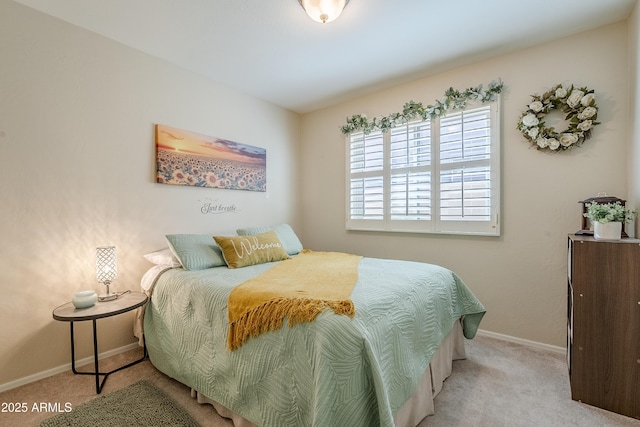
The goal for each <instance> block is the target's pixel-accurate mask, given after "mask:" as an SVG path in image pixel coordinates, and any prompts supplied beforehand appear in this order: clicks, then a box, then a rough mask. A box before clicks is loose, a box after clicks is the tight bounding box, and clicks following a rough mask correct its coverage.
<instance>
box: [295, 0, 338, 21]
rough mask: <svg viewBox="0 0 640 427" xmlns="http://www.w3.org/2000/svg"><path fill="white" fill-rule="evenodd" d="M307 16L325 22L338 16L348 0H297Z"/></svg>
mask: <svg viewBox="0 0 640 427" xmlns="http://www.w3.org/2000/svg"><path fill="white" fill-rule="evenodd" d="M298 2H299V3H300V6H302V8H303V9H304V11H305V12H307V15H309V18H311V19H313V20H314V21H316V22H320V23H322V24H326V23H327V22H331V21H333V20H335V19H336V18H338V16H340V14H341V13H342V10H343V9H344V8H345V6H346V5H347V3H349V0H298Z"/></svg>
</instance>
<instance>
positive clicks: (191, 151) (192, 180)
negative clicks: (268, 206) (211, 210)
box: [156, 125, 267, 191]
mask: <svg viewBox="0 0 640 427" xmlns="http://www.w3.org/2000/svg"><path fill="white" fill-rule="evenodd" d="M156 152H157V174H156V177H157V181H158V182H159V183H162V184H173V185H190V186H196V187H212V188H227V189H234V190H251V191H266V185H267V184H266V172H267V164H266V163H267V151H266V150H265V149H264V148H260V147H254V146H252V145H246V144H240V143H237V142H234V141H229V140H225V139H221V138H216V137H211V136H206V135H200V134H197V133H194V132H189V131H186V130H181V129H176V128H172V127H169V126H164V125H156Z"/></svg>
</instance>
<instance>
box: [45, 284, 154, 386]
mask: <svg viewBox="0 0 640 427" xmlns="http://www.w3.org/2000/svg"><path fill="white" fill-rule="evenodd" d="M147 300H148V298H147V296H146V295H145V294H143V293H141V292H127V293H125V294H122V295H120V296H119V297H118V298H117V299H115V300H112V301H106V302H97V303H96V304H95V305H94V306H92V307H89V308H81V309H79V308H76V307H75V306H74V305H73V303H71V302H68V303H66V304H63V305H61V306H60V307H58V308H56V309H55V310H53V318H54V319H55V320H59V321H62V322H69V325H70V331H71V370H72V371H73V373H74V374H78V375H95V377H96V393H97V394H100V392H101V391H102V386H103V385H104V382H105V381H106V380H107V377H108V376H109V375H110V374H113V373H114V372H118V371H120V370H122V369H125V368H128V367H130V366H133V365H135V364H136V363H140V362H142V361H143V360H145V359H146V358H147V347H146V344H145V345H144V354H143V355H142V358H141V359H139V360H136V361H134V362H131V363H129V364H127V365H125V366H121V367H120V368H118V369H114V370H112V371H109V372H100V370H99V368H98V338H97V331H96V320H98V319H102V318H104V317H111V316H117V315H118V314H122V313H126V312H128V311H131V310H135V309H136V308H138V307H142V306H143V305H144V304H145V303H146V302H147ZM85 320H91V321H92V322H93V358H94V365H95V369H94V371H93V372H79V371H77V370H76V359H75V338H74V333H73V323H74V322H81V321H85ZM143 344H144V340H143ZM100 376H103V377H104V378H102V382H100Z"/></svg>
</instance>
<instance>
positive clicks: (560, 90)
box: [517, 84, 600, 152]
mask: <svg viewBox="0 0 640 427" xmlns="http://www.w3.org/2000/svg"><path fill="white" fill-rule="evenodd" d="M532 99H533V101H532V102H531V103H530V104H529V105H527V110H526V111H524V112H523V113H522V115H521V116H520V120H519V121H518V125H517V128H518V130H520V132H522V134H523V135H524V137H525V138H526V139H527V140H528V141H529V142H530V143H531V144H533V146H535V147H536V149H538V150H541V151H550V152H558V151H562V150H568V149H570V148H573V147H576V146H579V145H581V144H582V143H583V142H584V141H586V140H587V139H589V138H590V137H591V131H592V129H593V127H594V126H596V125H599V124H600V122H597V121H596V119H597V118H598V107H597V106H596V100H595V95H594V91H593V90H590V89H587V88H586V87H581V88H575V87H574V86H573V85H571V86H569V87H568V88H567V87H564V86H563V85H562V84H558V85H556V86H554V87H553V88H551V89H550V90H549V91H547V92H545V93H543V94H542V95H532ZM556 108H558V109H560V110H561V111H562V112H563V113H564V114H566V116H565V120H566V121H567V122H568V123H569V126H568V127H567V129H565V130H563V131H560V132H558V131H556V130H555V128H553V127H547V126H546V125H545V122H544V118H545V116H546V115H547V114H549V113H550V112H551V111H553V110H555V109H556Z"/></svg>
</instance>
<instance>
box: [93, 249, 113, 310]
mask: <svg viewBox="0 0 640 427" xmlns="http://www.w3.org/2000/svg"><path fill="white" fill-rule="evenodd" d="M117 277H118V261H117V258H116V247H115V246H100V247H98V248H96V278H97V279H98V282H100V283H102V284H103V285H105V286H106V287H107V293H106V294H103V295H100V297H99V298H98V299H99V300H100V301H109V300H112V299H116V298H117V297H118V296H117V295H115V294H112V293H111V292H109V285H110V284H111V282H113V281H114V280H116V278H117Z"/></svg>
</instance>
